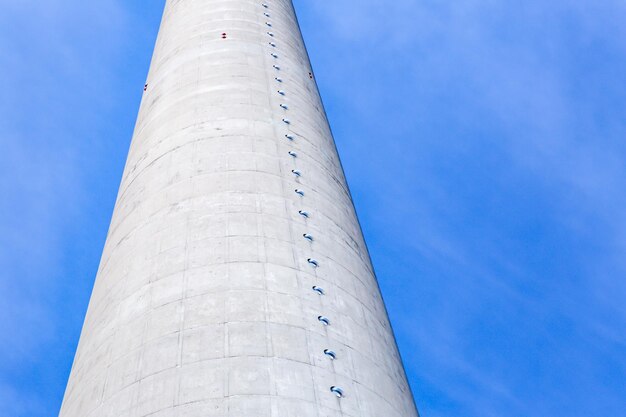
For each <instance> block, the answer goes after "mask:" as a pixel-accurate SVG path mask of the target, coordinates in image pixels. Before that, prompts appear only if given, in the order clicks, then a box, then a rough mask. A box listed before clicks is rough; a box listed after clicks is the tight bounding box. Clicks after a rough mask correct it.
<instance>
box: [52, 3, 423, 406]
mask: <svg viewBox="0 0 626 417" xmlns="http://www.w3.org/2000/svg"><path fill="white" fill-rule="evenodd" d="M264 2H265V3H264ZM146 7H149V6H146ZM145 90H146V91H145V93H144V98H143V101H142V104H141V108H140V111H139V117H138V120H137V125H136V129H135V133H134V137H133V140H132V144H131V147H130V151H129V155H128V161H127V164H126V168H125V171H124V175H123V179H122V182H121V186H120V190H119V195H118V198H117V202H116V205H115V210H114V214H113V219H112V222H111V227H110V230H109V234H108V237H107V240H106V245H105V248H104V253H103V255H102V261H101V265H100V268H99V270H98V275H97V279H96V282H95V287H94V290H93V294H92V297H91V301H90V303H89V309H88V312H87V316H86V319H85V324H84V327H83V331H82V334H81V338H80V343H79V346H78V351H77V353H76V358H75V360H74V365H73V367H72V372H71V376H70V379H69V383H68V386H67V390H66V393H65V398H64V401H63V406H62V408H61V413H60V416H61V417H144V416H152V417H347V416H352V417H416V416H417V410H416V409H415V405H414V403H413V399H412V395H411V392H410V390H409V387H408V384H407V380H406V377H405V373H404V369H403V366H402V363H401V360H400V357H399V354H398V350H397V347H396V344H395V340H394V336H393V333H392V330H391V327H390V325H389V321H388V318H387V314H386V311H385V307H384V304H383V301H382V299H381V295H380V292H379V289H378V285H377V281H376V278H375V276H374V272H373V269H372V265H371V263H370V259H369V255H368V252H367V249H366V246H365V243H364V241H363V236H362V233H361V230H360V227H359V223H358V221H357V217H356V214H355V212H354V207H353V204H352V200H351V197H350V193H349V191H348V187H347V185H346V181H345V178H344V175H343V171H342V168H341V165H340V162H339V157H338V155H337V152H336V149H335V145H334V142H333V138H332V135H331V132H330V129H329V126H328V122H327V119H326V116H325V113H324V109H323V107H322V103H321V100H320V97H319V94H318V90H317V87H316V83H315V79H314V77H313V73H312V69H311V66H310V63H309V60H308V57H307V53H306V49H305V46H304V43H303V40H302V37H301V35H300V30H299V27H298V23H297V20H296V16H295V12H294V9H293V6H292V3H291V0H168V1H167V4H166V7H165V12H164V17H163V21H162V25H161V30H160V33H159V37H158V40H157V43H156V48H155V52H154V57H153V60H152V64H151V68H150V73H149V76H148V81H147V85H146V88H145Z"/></svg>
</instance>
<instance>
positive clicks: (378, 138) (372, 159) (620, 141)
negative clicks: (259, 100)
mask: <svg viewBox="0 0 626 417" xmlns="http://www.w3.org/2000/svg"><path fill="white" fill-rule="evenodd" d="M148 3H150V4H148ZM295 3H296V6H297V8H298V11H299V17H300V20H301V24H302V28H303V31H304V36H305V39H306V41H307V44H308V47H309V52H310V53H311V57H312V60H313V64H314V67H315V68H316V77H317V80H318V82H319V84H320V88H321V91H322V96H323V97H324V101H325V104H326V107H327V110H328V114H329V118H330V121H331V124H332V127H333V130H334V132H335V137H336V141H337V144H338V147H339V151H340V153H341V155H342V160H343V163H344V167H345V169H346V174H347V177H348V180H349V183H350V186H351V189H352V192H353V195H354V200H355V203H356V206H357V210H358V213H359V215H360V219H361V223H362V225H363V228H364V232H365V235H366V239H367V241H368V244H369V247H370V251H371V253H372V257H373V260H374V264H375V267H376V269H377V272H378V276H379V280H380V283H381V287H382V290H383V294H384V296H385V299H386V301H387V305H388V308H389V312H390V316H391V319H392V322H393V324H394V328H395V330H396V333H397V337H398V342H399V344H400V349H401V351H402V354H403V356H404V360H405V365H406V368H407V372H408V375H409V379H410V382H411V385H412V388H413V391H414V392H415V397H416V401H417V404H418V406H419V408H420V411H421V412H422V415H423V417H458V416H464V417H490V416H497V417H502V416H507V417H517V416H520V417H521V416H524V417H526V416H528V415H533V416H546V417H560V416H567V417H579V416H580V417H583V416H584V417H588V416H601V415H606V416H612V417H619V416H626V407H625V405H626V402H625V401H626V400H625V399H626V279H625V278H626V256H625V254H626V209H625V207H626V187H625V186H624V184H626V141H625V138H626V78H625V77H624V74H626V25H624V22H626V4H625V3H624V2H622V1H619V0H602V1H597V0H595V1H582V0H568V1H566V0H552V1H549V2H546V1H545V0H527V1H525V2H512V1H495V0H455V1H447V2H446V1H441V0H396V1H394V2H378V1H373V0H359V1H356V0H336V1H333V2H319V1H306V0H295ZM161 4H162V2H160V1H159V2H143V1H142V2H139V1H128V0H126V1H122V0H90V1H87V2H86V1H79V0H20V1H19V2H15V1H9V0H0V9H1V10H2V12H1V13H0V85H1V86H2V88H1V94H0V114H1V115H2V116H1V117H0V145H1V149H2V152H0V193H1V195H2V196H3V198H2V199H0V271H2V272H0V309H1V310H0V311H2V312H3V314H2V315H0V404H2V406H0V417H26V416H38V417H52V416H56V415H57V413H58V409H59V406H60V402H61V399H62V395H63V391H64V388H65V382H66V379H67V376H68V373H69V369H70V366H71V361H72V358H73V353H74V349H75V346H76V343H77V339H78V335H79V332H80V327H81V325H82V320H83V316H84V312H85V309H86V306H87V302H88V298H89V294H90V290H91V286H92V284H93V279H94V275H95V272H96V269H97V265H98V262H99V258H100V253H101V250H102V246H103V244H104V239H105V236H106V232H107V227H108V222H109V219H110V216H111V211H112V208H113V204H114V200H115V196H116V192H117V186H118V184H119V180H120V177H121V173H122V169H123V164H124V160H125V154H126V151H127V149H128V144H129V140H130V136H131V134H132V128H133V124H134V120H135V117H136V113H137V109H138V105H139V100H140V97H141V93H142V86H143V83H144V79H145V76H146V73H147V69H148V64H149V59H150V55H151V52H152V46H153V43H154V38H155V36H156V31H157V29H158V22H159V19H160V13H161Z"/></svg>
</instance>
